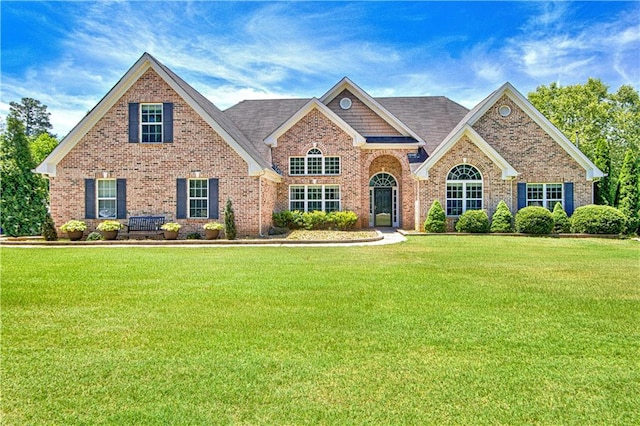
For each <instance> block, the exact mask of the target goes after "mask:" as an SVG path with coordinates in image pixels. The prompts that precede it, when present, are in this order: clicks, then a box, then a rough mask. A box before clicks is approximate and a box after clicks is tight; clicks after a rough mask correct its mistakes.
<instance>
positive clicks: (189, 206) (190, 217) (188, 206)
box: [187, 178, 209, 219]
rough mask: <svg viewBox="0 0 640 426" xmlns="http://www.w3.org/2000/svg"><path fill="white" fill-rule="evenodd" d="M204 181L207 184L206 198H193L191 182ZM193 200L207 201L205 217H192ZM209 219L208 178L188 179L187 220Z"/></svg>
mask: <svg viewBox="0 0 640 426" xmlns="http://www.w3.org/2000/svg"><path fill="white" fill-rule="evenodd" d="M194 181H203V182H204V183H205V188H206V189H205V196H204V197H192V196H191V182H194ZM191 200H205V201H206V202H207V207H206V209H205V215H204V216H191ZM208 217H209V179H206V178H193V179H187V218H189V219H206V218H208Z"/></svg>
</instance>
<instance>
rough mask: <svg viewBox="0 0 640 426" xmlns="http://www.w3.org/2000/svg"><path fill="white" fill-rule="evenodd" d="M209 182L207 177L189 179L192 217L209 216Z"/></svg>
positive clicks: (190, 213) (190, 212) (190, 214)
mask: <svg viewBox="0 0 640 426" xmlns="http://www.w3.org/2000/svg"><path fill="white" fill-rule="evenodd" d="M208 183H209V181H208V180H207V179H189V217H190V218H206V217H208V216H209V196H208V194H209V185H208Z"/></svg>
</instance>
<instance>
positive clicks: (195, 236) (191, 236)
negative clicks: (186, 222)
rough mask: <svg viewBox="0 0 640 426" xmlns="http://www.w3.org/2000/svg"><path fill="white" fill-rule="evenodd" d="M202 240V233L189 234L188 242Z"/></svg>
mask: <svg viewBox="0 0 640 426" xmlns="http://www.w3.org/2000/svg"><path fill="white" fill-rule="evenodd" d="M201 239H202V235H200V233H198V232H192V233H190V234H187V240H201Z"/></svg>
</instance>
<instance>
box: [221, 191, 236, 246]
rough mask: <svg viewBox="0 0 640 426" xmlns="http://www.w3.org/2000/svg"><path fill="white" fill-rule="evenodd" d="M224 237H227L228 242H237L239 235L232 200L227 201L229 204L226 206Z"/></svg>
mask: <svg viewBox="0 0 640 426" xmlns="http://www.w3.org/2000/svg"><path fill="white" fill-rule="evenodd" d="M224 230H225V231H224V235H225V236H226V237H227V240H235V239H236V236H237V235H238V230H237V229H236V214H235V212H234V211H233V205H232V204H231V199H230V198H229V199H227V204H225V206H224Z"/></svg>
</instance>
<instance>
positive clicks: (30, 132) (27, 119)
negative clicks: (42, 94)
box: [9, 98, 53, 137]
mask: <svg viewBox="0 0 640 426" xmlns="http://www.w3.org/2000/svg"><path fill="white" fill-rule="evenodd" d="M9 105H10V108H9V116H10V117H14V118H16V119H17V120H18V121H21V122H22V123H23V124H24V133H25V134H26V135H27V136H29V137H37V136H39V135H41V134H43V133H48V132H49V129H51V128H52V127H53V126H51V122H50V121H49V117H50V116H51V114H50V113H48V112H47V106H46V105H43V104H42V103H40V101H39V100H37V99H33V98H22V100H21V101H20V103H18V102H10V103H9Z"/></svg>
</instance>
